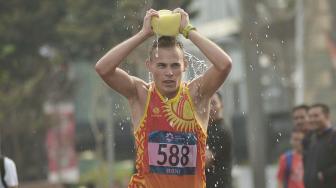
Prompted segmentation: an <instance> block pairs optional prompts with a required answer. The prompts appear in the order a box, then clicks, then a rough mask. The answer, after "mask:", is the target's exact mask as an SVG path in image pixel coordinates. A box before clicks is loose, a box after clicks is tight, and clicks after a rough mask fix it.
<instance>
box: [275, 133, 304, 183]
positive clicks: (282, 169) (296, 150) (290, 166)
mask: <svg viewBox="0 0 336 188" xmlns="http://www.w3.org/2000/svg"><path fill="white" fill-rule="evenodd" d="M303 137H304V133H303V132H302V131H301V130H300V129H299V128H298V127H296V128H294V129H293V131H292V134H291V139H290V143H291V146H292V150H289V151H287V152H285V153H284V154H282V155H281V156H280V159H279V168H278V174H277V180H278V188H304V184H303V164H302V144H301V142H302V140H303Z"/></svg>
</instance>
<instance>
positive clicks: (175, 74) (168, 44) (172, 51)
mask: <svg viewBox="0 0 336 188" xmlns="http://www.w3.org/2000/svg"><path fill="white" fill-rule="evenodd" d="M146 65H147V68H148V70H149V72H150V73H151V74H152V75H153V81H154V83H155V86H156V88H157V89H158V90H159V92H160V93H161V94H162V95H164V96H165V97H168V98H172V97H174V96H175V95H176V93H177V92H178V89H179V86H180V83H181V80H182V73H183V72H184V71H185V69H186V66H187V63H186V59H185V58H184V50H183V46H182V43H181V42H180V41H178V40H177V39H176V38H175V37H167V36H163V37H160V38H159V39H158V41H157V40H155V41H154V42H153V45H152V46H151V49H150V52H149V58H148V59H147V61H146Z"/></svg>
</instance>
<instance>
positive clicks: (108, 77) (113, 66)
mask: <svg viewBox="0 0 336 188" xmlns="http://www.w3.org/2000/svg"><path fill="white" fill-rule="evenodd" d="M157 15H158V13H157V11H155V10H153V9H151V10H149V11H147V13H146V16H145V17H144V23H143V27H142V29H141V31H140V32H138V33H137V34H135V35H134V36H133V37H131V38H129V39H127V40H126V41H124V42H122V43H120V44H118V45H117V46H115V47H114V48H112V49H111V50H110V51H108V52H107V53H106V54H105V55H104V56H103V57H102V58H101V59H100V60H99V61H98V62H97V63H96V66H95V69H96V71H97V73H98V74H99V76H100V77H101V78H102V79H103V80H104V81H105V82H106V83H107V84H108V85H109V86H110V87H111V88H112V89H114V90H116V91H117V92H118V93H120V94H121V95H123V96H125V97H127V98H131V97H133V96H135V95H136V82H137V81H138V80H140V79H136V78H135V77H132V76H130V75H129V74H128V73H127V72H125V71H123V70H122V69H120V68H118V66H119V65H120V64H121V63H122V61H123V60H124V59H125V58H126V57H127V56H128V55H129V54H130V53H131V52H132V51H133V50H134V49H135V48H136V47H137V46H139V45H140V44H141V43H142V42H144V41H145V40H146V39H147V38H149V37H150V36H152V35H153V31H152V29H151V25H150V21H151V17H152V16H157Z"/></svg>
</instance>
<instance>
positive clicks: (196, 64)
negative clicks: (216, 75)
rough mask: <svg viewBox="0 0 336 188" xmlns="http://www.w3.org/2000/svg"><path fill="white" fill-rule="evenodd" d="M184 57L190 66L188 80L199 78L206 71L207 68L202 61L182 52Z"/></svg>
mask: <svg viewBox="0 0 336 188" xmlns="http://www.w3.org/2000/svg"><path fill="white" fill-rule="evenodd" d="M184 56H185V58H186V60H187V61H188V65H189V66H190V68H189V72H188V78H189V79H190V80H192V79H194V78H197V77H199V76H200V75H202V74H203V73H204V72H205V71H206V70H207V69H208V66H207V64H206V62H205V61H204V60H200V59H198V58H197V57H196V56H194V55H192V54H191V53H189V52H184Z"/></svg>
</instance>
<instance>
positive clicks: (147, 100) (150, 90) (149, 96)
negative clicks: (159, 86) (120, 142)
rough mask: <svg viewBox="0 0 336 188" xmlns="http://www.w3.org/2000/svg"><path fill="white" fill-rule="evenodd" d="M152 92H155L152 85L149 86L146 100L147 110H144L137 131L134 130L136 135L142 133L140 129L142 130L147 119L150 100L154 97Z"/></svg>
mask: <svg viewBox="0 0 336 188" xmlns="http://www.w3.org/2000/svg"><path fill="white" fill-rule="evenodd" d="M152 91H153V87H152V84H151V85H150V86H149V89H148V93H147V98H146V105H145V108H144V113H143V115H142V117H141V120H140V122H139V124H138V126H137V128H136V130H134V134H136V133H137V132H138V131H140V128H141V125H142V124H143V122H144V120H145V118H146V117H147V111H148V106H149V101H150V98H151V95H152Z"/></svg>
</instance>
